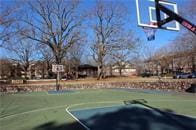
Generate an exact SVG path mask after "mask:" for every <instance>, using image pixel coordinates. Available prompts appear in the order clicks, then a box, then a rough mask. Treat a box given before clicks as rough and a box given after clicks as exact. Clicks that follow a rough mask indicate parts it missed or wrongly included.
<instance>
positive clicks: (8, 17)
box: [0, 1, 20, 47]
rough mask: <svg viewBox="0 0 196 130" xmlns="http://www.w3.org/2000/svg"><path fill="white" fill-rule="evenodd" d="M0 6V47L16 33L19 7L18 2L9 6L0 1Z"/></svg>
mask: <svg viewBox="0 0 196 130" xmlns="http://www.w3.org/2000/svg"><path fill="white" fill-rule="evenodd" d="M0 8H1V12H0V28H1V29H0V47H2V46H3V44H4V43H6V42H10V39H12V36H13V35H15V34H16V33H17V30H16V29H15V27H16V19H17V11H18V10H19V9H20V6H19V5H18V4H15V6H11V5H8V4H6V2H3V1H2V2H1V4H0Z"/></svg>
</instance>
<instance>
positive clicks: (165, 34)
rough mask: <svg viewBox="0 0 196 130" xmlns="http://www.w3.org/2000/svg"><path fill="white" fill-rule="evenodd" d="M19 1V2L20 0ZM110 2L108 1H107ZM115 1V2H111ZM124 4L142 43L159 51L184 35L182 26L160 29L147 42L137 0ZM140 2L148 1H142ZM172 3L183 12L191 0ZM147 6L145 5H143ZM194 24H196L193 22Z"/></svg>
mask: <svg viewBox="0 0 196 130" xmlns="http://www.w3.org/2000/svg"><path fill="white" fill-rule="evenodd" d="M2 1H3V2H7V3H12V0H2ZM18 1H19V0H18ZM105 1H108V0H105ZM110 1H113V0H110ZM119 1H121V2H123V3H124V4H125V5H126V6H127V9H128V10H127V11H128V12H127V13H128V17H129V18H128V19H129V22H128V23H127V24H126V28H127V29H130V30H132V31H133V33H134V34H135V35H136V37H139V38H140V39H141V40H142V42H144V43H146V44H147V45H148V46H149V47H152V48H153V49H154V48H155V50H157V49H159V48H160V47H162V46H165V45H167V44H168V43H169V42H171V41H172V40H174V39H175V38H176V37H177V36H179V35H180V34H182V32H183V29H182V28H183V27H182V26H181V30H180V31H179V32H177V31H169V30H161V29H158V30H157V31H156V33H155V40H154V41H147V37H146V34H145V33H144V30H143V29H142V28H141V27H138V25H137V16H136V5H135V0H119ZM140 1H147V0H140ZM170 1H172V2H176V3H177V5H178V10H180V11H181V10H183V9H185V7H186V4H187V3H188V2H189V1H190V0H170ZM94 3H95V0H82V6H83V8H87V9H88V8H90V7H92V6H93V4H94ZM141 6H145V5H141ZM193 23H194V22H193ZM6 53H7V52H6V51H5V50H3V49H1V48H0V55H1V56H0V57H4V56H5V55H6Z"/></svg>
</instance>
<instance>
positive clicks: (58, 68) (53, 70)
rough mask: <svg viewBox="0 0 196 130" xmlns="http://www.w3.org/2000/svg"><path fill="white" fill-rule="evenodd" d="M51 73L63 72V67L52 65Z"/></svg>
mask: <svg viewBox="0 0 196 130" xmlns="http://www.w3.org/2000/svg"><path fill="white" fill-rule="evenodd" d="M52 72H64V66H63V65H54V64H53V65H52Z"/></svg>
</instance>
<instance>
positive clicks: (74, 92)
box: [46, 90, 80, 96]
mask: <svg viewBox="0 0 196 130" xmlns="http://www.w3.org/2000/svg"><path fill="white" fill-rule="evenodd" d="M78 93H80V91H77V92H76V90H73V92H64V93H60V94H49V93H48V91H46V94H47V95H49V96H51V95H55V96H56V95H64V94H78Z"/></svg>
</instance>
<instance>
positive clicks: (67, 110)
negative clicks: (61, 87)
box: [66, 100, 122, 130]
mask: <svg viewBox="0 0 196 130" xmlns="http://www.w3.org/2000/svg"><path fill="white" fill-rule="evenodd" d="M119 102H122V101H121V100H118V101H105V102H88V103H78V104H73V105H70V106H68V107H67V108H66V112H67V113H68V114H69V115H70V116H71V117H72V118H74V119H75V120H76V121H77V122H78V123H79V124H81V125H82V126H83V127H84V128H85V129H86V130H90V128H89V127H87V126H86V125H85V124H84V123H82V122H81V121H80V120H79V119H78V118H76V117H75V116H74V115H73V114H71V112H70V111H69V109H70V108H71V107H75V106H80V105H86V104H95V103H96V104H104V103H119ZM108 107H109V106H108ZM100 108H101V107H100ZM102 108H103V107H102ZM89 109H92V108H89ZM87 110H88V109H87Z"/></svg>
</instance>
